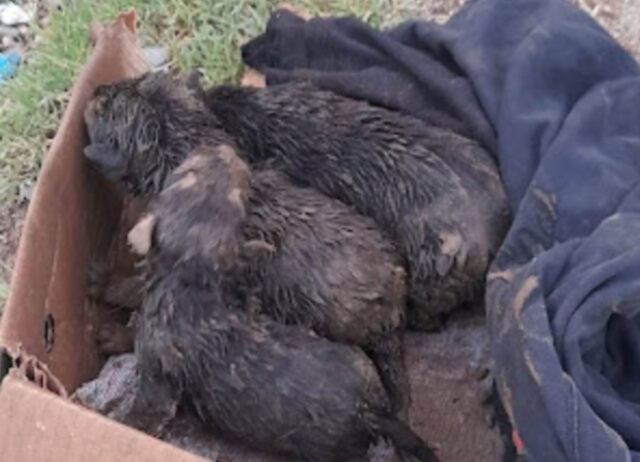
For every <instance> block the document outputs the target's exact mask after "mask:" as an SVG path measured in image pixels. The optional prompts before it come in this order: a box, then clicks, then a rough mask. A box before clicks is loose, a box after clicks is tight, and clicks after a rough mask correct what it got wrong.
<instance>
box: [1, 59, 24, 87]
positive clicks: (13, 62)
mask: <svg viewBox="0 0 640 462" xmlns="http://www.w3.org/2000/svg"><path fill="white" fill-rule="evenodd" d="M18 64H20V53H16V52H11V53H0V85H1V84H3V83H4V82H5V80H7V79H9V78H10V77H13V75H14V74H15V73H16V69H17V68H18Z"/></svg>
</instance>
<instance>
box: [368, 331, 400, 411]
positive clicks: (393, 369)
mask: <svg viewBox="0 0 640 462" xmlns="http://www.w3.org/2000/svg"><path fill="white" fill-rule="evenodd" d="M365 350H366V351H367V354H368V355H369V357H370V358H371V359H372V360H373V362H374V364H375V365H376V367H377V369H378V373H379V374H380V379H381V380H382V384H383V385H384V387H385V389H386V390H387V393H388V394H389V398H390V401H391V408H392V411H393V413H394V415H397V416H398V418H399V419H400V420H402V421H404V422H408V418H409V406H410V405H411V389H410V387H409V376H408V374H407V368H406V366H405V362H404V342H403V333H402V331H401V330H400V329H398V330H396V331H394V332H391V333H389V334H387V335H385V336H382V337H378V338H376V339H374V341H372V342H371V343H370V344H369V345H368V346H367V347H366V348H365Z"/></svg>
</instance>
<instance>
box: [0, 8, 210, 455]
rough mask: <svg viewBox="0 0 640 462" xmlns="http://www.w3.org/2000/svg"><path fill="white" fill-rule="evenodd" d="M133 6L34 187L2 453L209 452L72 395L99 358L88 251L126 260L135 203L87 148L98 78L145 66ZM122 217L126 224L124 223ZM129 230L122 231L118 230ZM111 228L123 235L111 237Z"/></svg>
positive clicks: (100, 43)
mask: <svg viewBox="0 0 640 462" xmlns="http://www.w3.org/2000/svg"><path fill="white" fill-rule="evenodd" d="M135 21H136V17H135V13H133V12H130V13H125V14H121V15H120V16H119V17H118V18H117V19H116V21H114V23H113V24H110V25H108V26H106V27H102V26H94V27H92V31H91V39H92V41H93V43H94V45H95V48H94V51H93V53H92V55H91V57H90V59H89V61H88V63H87V64H86V66H85V67H84V69H83V70H82V71H81V73H80V75H79V76H78V78H77V79H76V83H75V85H74V87H73V91H72V96H71V100H70V102H69V106H68V107H67V109H66V112H65V115H64V117H63V120H62V122H61V125H60V128H59V130H58V133H57V135H56V137H55V140H54V142H53V145H52V147H51V149H50V151H49V152H48V154H47V156H46V158H45V161H44V164H43V167H42V170H41V172H40V175H39V178H38V183H37V186H36V189H35V191H34V195H33V200H32V202H31V204H30V207H29V211H28V213H27V218H26V222H25V226H24V231H23V234H22V239H21V241H20V246H19V249H18V256H17V261H16V266H15V271H14V274H13V279H12V282H11V291H10V294H9V298H8V301H7V304H6V306H5V310H4V316H3V319H2V324H1V325H0V348H2V350H3V354H2V358H3V359H2V360H0V374H6V369H7V366H11V365H14V366H18V367H13V369H12V370H11V372H9V374H8V375H6V377H5V378H4V380H3V381H2V384H1V385H0V460H2V461H3V462H36V461H37V462H45V461H52V462H86V461H91V462H98V461H118V462H123V461H184V462H188V461H189V462H196V461H198V460H202V459H200V458H197V457H194V456H192V455H190V454H187V453H185V452H183V451H180V450H178V449H175V448H173V447H171V446H169V445H167V444H165V443H162V442H160V441H158V440H155V439H153V438H151V437H148V436H146V435H144V434H142V433H139V432H137V431H134V430H132V429H129V428H127V427H124V426H122V425H120V424H117V423H115V422H111V421H109V420H108V419H106V418H103V417H101V416H99V415H97V414H95V413H93V412H90V411H88V410H85V409H83V408H80V407H79V406H76V405H74V404H72V403H70V402H69V401H67V400H66V396H67V392H68V391H73V390H75V388H76V387H77V386H78V385H79V384H81V383H83V382H85V381H87V380H88V379H91V378H93V377H95V375H96V374H97V372H98V370H99V367H100V365H101V361H100V358H99V357H98V354H97V351H96V346H95V341H94V326H95V325H96V317H97V315H98V314H97V313H99V311H96V310H95V307H93V306H92V305H91V304H90V303H88V302H87V301H86V298H85V274H86V273H85V268H86V267H87V263H88V261H89V260H90V259H94V258H101V257H105V256H106V255H109V259H110V260H115V261H118V262H120V263H122V264H126V263H127V261H128V257H127V255H126V253H125V251H124V250H123V249H125V248H126V247H125V246H124V245H123V242H124V232H125V231H126V229H127V226H126V225H125V223H124V222H130V221H131V220H133V219H134V218H135V208H132V207H129V206H128V204H125V203H124V201H123V199H122V197H123V195H122V194H121V193H120V192H119V191H118V190H117V189H116V188H115V187H113V186H112V185H110V184H108V183H107V182H105V181H103V180H102V178H101V177H100V176H99V175H98V174H97V173H96V172H94V171H93V170H92V169H91V168H90V167H89V165H88V164H87V162H86V161H85V159H84V156H83V155H82V149H83V147H84V145H85V143H86V139H85V136H86V135H85V129H84V123H83V112H84V108H85V105H86V103H87V101H88V99H89V98H90V97H91V94H92V92H93V90H94V89H95V87H96V86H97V85H100V84H104V83H109V82H113V81H116V80H121V79H123V78H128V77H133V76H136V75H139V74H141V73H142V72H144V71H145V70H147V66H146V64H145V62H144V59H143V58H142V55H141V53H140V50H139V49H138V47H137V46H136V29H135ZM121 225H122V226H121ZM120 230H122V231H120ZM114 233H115V235H116V238H115V239H114V238H113V236H114Z"/></svg>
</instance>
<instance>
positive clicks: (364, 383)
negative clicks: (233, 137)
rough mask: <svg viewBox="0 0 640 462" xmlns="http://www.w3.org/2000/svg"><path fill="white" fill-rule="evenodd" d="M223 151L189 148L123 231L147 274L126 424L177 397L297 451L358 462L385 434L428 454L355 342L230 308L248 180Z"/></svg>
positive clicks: (166, 414) (258, 440)
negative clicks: (146, 211) (143, 214)
mask: <svg viewBox="0 0 640 462" xmlns="http://www.w3.org/2000/svg"><path fill="white" fill-rule="evenodd" d="M232 153H233V151H232V150H231V148H229V147H228V146H220V147H218V148H216V149H213V150H210V149H200V150H197V151H196V152H194V153H193V154H192V155H190V156H189V157H188V158H187V159H186V160H185V162H183V164H182V165H180V167H178V168H177V169H176V170H175V172H174V173H173V174H171V175H170V177H169V179H168V181H167V184H166V188H165V189H164V190H163V191H162V192H161V193H160V194H159V195H158V196H157V197H156V198H154V199H153V200H152V202H151V207H150V215H149V216H148V217H147V218H145V219H143V220H142V221H141V222H140V224H139V225H137V226H136V227H135V228H134V229H133V230H132V232H131V233H130V239H131V241H132V245H133V247H134V248H135V249H136V250H137V251H138V252H140V253H143V254H146V255H147V262H148V265H149V266H148V268H149V272H148V281H147V288H146V291H145V297H144V302H143V306H142V311H141V313H140V318H139V320H138V324H137V334H136V348H135V351H136V355H137V357H138V365H139V373H140V389H139V391H138V393H137V396H136V400H135V405H134V409H133V411H132V414H131V416H130V418H129V419H128V420H129V422H130V423H131V424H133V425H135V426H137V427H138V428H141V429H144V430H156V431H157V430H158V422H160V423H162V422H163V421H166V419H167V418H170V417H173V414H174V412H175V409H176V407H177V403H178V402H179V401H180V400H181V399H183V398H185V399H189V400H190V401H191V402H192V404H193V405H194V408H195V409H196V410H197V412H198V414H199V415H200V417H201V418H202V419H203V421H204V422H205V423H207V424H209V425H211V426H212V427H213V428H215V429H217V430H218V431H219V432H220V433H221V434H223V435H224V436H226V437H228V438H233V439H237V440H240V441H242V442H244V443H245V444H248V445H250V446H253V447H256V448H259V449H263V450H268V451H272V452H277V453H282V454H287V455H291V456H293V457H297V458H300V459H302V460H308V461H313V462H327V461H329V462H330V461H336V462H337V461H349V460H362V458H363V457H365V455H366V453H367V449H368V447H369V446H370V444H371V443H373V442H374V441H375V439H376V437H378V436H384V437H388V438H389V439H391V440H392V441H393V442H394V444H395V446H396V448H397V449H398V451H399V453H400V454H405V455H409V454H410V455H413V456H415V457H417V458H418V459H420V460H423V461H436V460H437V458H436V456H435V454H434V453H433V452H432V451H431V450H430V449H429V448H428V447H427V446H426V445H425V444H424V443H423V442H422V441H421V440H420V438H419V437H417V436H416V435H415V434H414V433H413V432H412V431H411V430H410V429H409V428H408V427H406V426H405V425H404V424H403V423H401V422H400V421H399V420H397V419H396V418H394V417H392V414H391V409H390V406H389V402H388V399H387V396H386V394H385V391H384V388H383V386H382V384H381V382H380V379H379V377H378V374H377V372H376V369H375V367H374V366H373V364H372V363H371V362H370V361H369V359H368V358H367V357H366V356H365V355H364V354H363V353H362V352H361V351H360V350H359V349H357V348H355V347H350V346H346V345H342V344H339V343H333V342H330V341H328V340H326V339H322V338H320V337H317V336H315V335H314V334H312V333H311V332H310V331H307V330H305V329H303V328H301V327H297V326H284V325H280V324H277V323H275V322H273V321H271V320H269V319H267V318H265V317H259V316H258V317H252V316H249V315H247V313H245V312H244V311H242V310H238V309H236V308H234V307H233V305H234V303H237V300H236V297H235V296H234V295H233V287H234V277H230V276H229V275H233V274H234V272H235V269H236V268H235V267H236V266H237V265H238V264H239V258H238V256H239V254H240V252H241V248H242V246H243V237H242V226H243V223H244V221H245V219H246V203H247V200H248V194H249V192H250V186H249V173H248V170H247V169H246V168H243V163H242V162H240V161H238V160H236V158H235V157H234V156H233V155H232ZM211 217H216V219H211ZM242 271H243V270H242V269H241V272H242Z"/></svg>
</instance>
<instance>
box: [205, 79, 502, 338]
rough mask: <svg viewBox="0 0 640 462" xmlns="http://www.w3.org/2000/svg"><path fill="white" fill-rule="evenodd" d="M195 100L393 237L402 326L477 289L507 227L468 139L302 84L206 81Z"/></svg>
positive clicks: (256, 160) (265, 160)
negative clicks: (404, 293) (403, 305)
mask: <svg viewBox="0 0 640 462" xmlns="http://www.w3.org/2000/svg"><path fill="white" fill-rule="evenodd" d="M205 99H206V103H207V105H208V107H209V108H210V109H211V111H212V112H213V114H214V115H215V116H216V119H217V120H218V121H219V122H220V123H221V124H222V126H223V127H224V129H225V130H226V131H227V132H228V133H229V135H231V136H232V137H233V139H234V141H235V142H236V143H237V145H238V146H239V148H240V152H242V153H244V154H246V156H247V159H248V161H249V163H250V164H252V165H256V166H260V165H265V164H268V165H269V166H270V167H271V168H276V169H279V170H281V171H283V172H285V173H286V174H287V175H288V176H289V177H290V178H292V179H293V180H294V181H296V182H298V183H300V184H302V185H308V186H312V187H314V188H315V189H317V190H318V191H320V192H322V193H324V194H326V195H327V196H330V197H333V198H336V199H339V200H341V201H343V202H344V203H346V204H349V205H351V206H353V207H354V208H355V209H356V210H357V211H358V212H360V213H362V214H363V215H366V216H369V217H371V218H373V219H374V220H375V222H376V223H377V224H378V226H380V228H381V229H382V230H384V231H385V232H386V233H388V235H389V236H390V237H391V238H392V239H393V240H394V241H395V242H396V243H397V244H398V246H399V249H400V251H401V253H402V255H403V257H404V259H405V260H406V265H407V268H408V277H409V280H408V282H409V304H410V308H411V309H410V311H409V316H410V323H411V325H413V326H414V327H422V328H430V327H432V326H433V324H434V320H435V319H437V318H438V317H439V316H440V315H441V314H443V313H447V312H449V311H450V310H452V309H453V308H455V307H457V306H459V305H460V304H462V303H463V302H465V301H468V300H470V299H471V298H473V297H474V296H476V295H477V294H478V292H480V291H481V289H482V287H483V283H484V278H485V274H486V270H487V267H488V264H489V262H490V260H491V258H492V255H493V254H494V253H495V251H496V250H497V248H498V246H499V244H500V242H501V240H502V238H503V235H504V233H505V232H506V229H507V225H508V209H507V203H506V198H505V194H504V191H503V188H502V184H501V182H500V178H499V175H498V171H497V168H496V166H495V164H494V162H493V160H492V159H491V158H490V156H489V154H488V153H487V152H486V151H485V150H484V149H483V148H482V147H481V146H479V144H478V143H476V142H475V141H472V140H470V139H466V138H463V137H461V136H459V135H457V134H456V133H453V132H451V131H448V130H445V129H442V128H437V127H433V126H428V125H426V124H425V122H424V121H421V120H417V119H415V118H413V117H410V116H407V115H403V114H400V113H396V112H392V111H389V110H386V109H383V108H380V107H374V106H371V105H370V104H368V103H365V102H360V101H355V100H351V99H348V98H345V97H341V96H338V95H336V94H333V93H330V92H327V91H322V90H319V89H317V88H314V87H313V86H311V85H309V84H286V85H280V86H273V87H267V88H264V89H255V88H246V87H243V88H236V87H217V88H213V89H211V90H208V91H207V93H206V97H205Z"/></svg>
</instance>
